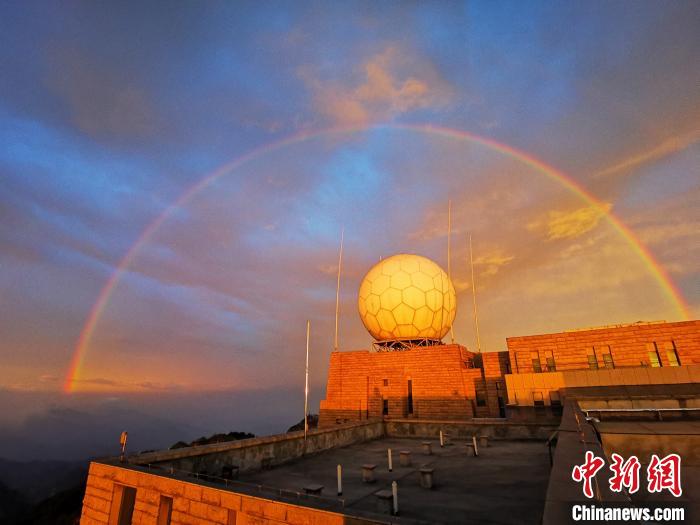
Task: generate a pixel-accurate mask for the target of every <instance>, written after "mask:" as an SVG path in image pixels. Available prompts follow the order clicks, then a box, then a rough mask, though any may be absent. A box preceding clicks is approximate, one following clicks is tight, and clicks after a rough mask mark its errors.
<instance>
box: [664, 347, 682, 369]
mask: <svg viewBox="0 0 700 525" xmlns="http://www.w3.org/2000/svg"><path fill="white" fill-rule="evenodd" d="M664 349H665V350H666V357H667V358H668V364H669V365H670V366H681V360H680V359H679V358H678V352H676V343H674V342H673V341H669V342H668V343H664Z"/></svg>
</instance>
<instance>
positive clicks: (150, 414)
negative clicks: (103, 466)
mask: <svg viewBox="0 0 700 525" xmlns="http://www.w3.org/2000/svg"><path fill="white" fill-rule="evenodd" d="M321 395H322V392H321V390H320V389H318V390H315V391H312V392H311V394H310V406H311V407H317V406H318V400H319V399H320V398H321ZM303 406H304V404H303V391H302V390H301V389H299V390H292V389H288V388H285V389H275V390H254V391H253V390H249V391H235V392H232V391H217V392H163V393H147V394H94V393H92V394H71V395H65V394H60V393H46V392H18V391H9V390H0V428H2V431H1V432H0V458H7V459H11V460H14V461H35V460H56V461H86V460H87V459H88V458H90V457H97V456H105V455H116V454H117V453H118V450H119V435H120V433H121V432H122V431H124V430H126V431H128V432H129V442H128V450H129V451H131V452H136V451H142V450H153V449H160V448H168V447H170V446H171V445H172V444H174V443H175V442H177V441H192V440H195V439H197V438H199V437H201V436H205V435H211V434H214V433H217V432H231V431H238V432H252V433H254V434H256V435H266V434H274V433H279V432H284V431H286V430H287V428H289V426H290V424H293V423H294V422H296V421H298V420H299V419H300V417H301V415H302V414H303ZM312 411H317V410H313V409H312Z"/></svg>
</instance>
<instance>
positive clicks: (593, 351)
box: [320, 320, 700, 427]
mask: <svg viewBox="0 0 700 525" xmlns="http://www.w3.org/2000/svg"><path fill="white" fill-rule="evenodd" d="M506 342H507V346H508V351H507V352H484V353H482V354H475V353H474V352H470V351H469V350H467V349H466V348H465V347H464V346H461V345H456V344H452V345H439V346H430V347H424V348H423V347H420V348H413V349H410V350H404V351H393V352H370V351H367V350H360V351H353V352H333V353H332V354H331V359H330V367H329V371H328V384H327V389H326V399H324V400H323V401H321V408H320V425H321V426H323V427H327V426H330V425H334V424H339V423H344V422H348V421H357V420H362V419H368V418H376V417H386V418H414V419H438V420H466V419H471V418H473V417H505V416H506V410H505V406H506V404H511V405H526V406H533V405H535V406H536V405H538V404H540V403H542V404H544V405H550V404H552V399H554V403H555V404H556V402H557V400H558V399H559V390H561V389H563V388H565V387H566V386H567V380H568V381H569V386H573V383H571V382H572V381H575V382H576V386H586V385H587V384H588V383H586V382H585V381H584V382H583V383H582V381H583V380H582V377H584V376H581V375H580V374H579V375H578V376H577V375H573V374H567V375H563V374H562V372H565V371H574V370H591V371H598V370H600V371H606V370H613V369H618V372H617V373H615V374H613V375H612V376H610V377H608V376H609V374H608V375H606V374H596V377H597V378H598V379H592V380H591V381H593V384H596V382H598V384H600V383H599V382H600V381H604V382H606V384H610V385H614V384H615V381H619V382H620V383H619V384H631V383H630V381H637V383H636V384H648V383H649V382H650V381H651V380H650V379H649V378H647V377H646V375H644V377H643V374H642V375H640V374H641V372H637V376H639V377H638V379H630V378H632V377H634V376H633V375H632V374H633V373H632V372H631V371H629V372H627V373H626V374H624V373H623V372H620V371H619V370H621V369H633V368H637V369H639V368H659V367H678V366H680V367H683V368H684V367H685V366H686V365H694V364H700V321H697V320H696V321H682V322H675V323H666V322H655V323H634V324H629V325H615V326H608V327H602V328H591V329H584V330H572V331H568V332H561V333H553V334H542V335H532V336H522V337H509V338H507V339H506ZM533 374H535V375H536V376H533V377H532V378H530V377H531V376H532V375H533ZM538 374H543V375H538ZM551 374H555V375H551ZM666 375H668V374H666ZM666 375H664V374H663V373H661V374H656V375H655V376H654V377H656V376H658V377H664V378H665V379H664V380H665V381H670V382H671V383H677V382H681V383H682V382H688V381H689V379H688V378H686V377H685V376H683V378H680V377H679V378H672V377H670V376H669V377H666ZM526 377H528V378H530V379H527V385H528V386H526V383H524V381H526V379H525V378H526ZM601 377H602V378H603V379H600V378H601ZM688 377H690V376H688ZM545 383H546V386H545ZM509 386H510V390H512V391H510V392H508V391H507V390H508V387H509ZM516 390H517V391H518V392H517V393H516ZM517 394H520V395H517Z"/></svg>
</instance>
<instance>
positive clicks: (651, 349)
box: [647, 343, 661, 368]
mask: <svg viewBox="0 0 700 525" xmlns="http://www.w3.org/2000/svg"><path fill="white" fill-rule="evenodd" d="M647 353H648V354H649V365H650V366H651V367H652V368H659V367H660V366H661V356H660V355H659V349H658V348H657V347H656V343H647Z"/></svg>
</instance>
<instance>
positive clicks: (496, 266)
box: [474, 253, 515, 275]
mask: <svg viewBox="0 0 700 525" xmlns="http://www.w3.org/2000/svg"><path fill="white" fill-rule="evenodd" d="M514 258H515V256H514V255H503V254H501V253H496V254H492V255H482V256H480V257H477V258H476V259H474V266H481V267H482V268H483V269H482V270H481V272H480V273H481V275H496V274H497V273H498V271H499V270H500V268H501V267H502V266H504V265H506V264H508V263H509V262H510V261H512V260H513V259H514Z"/></svg>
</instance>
